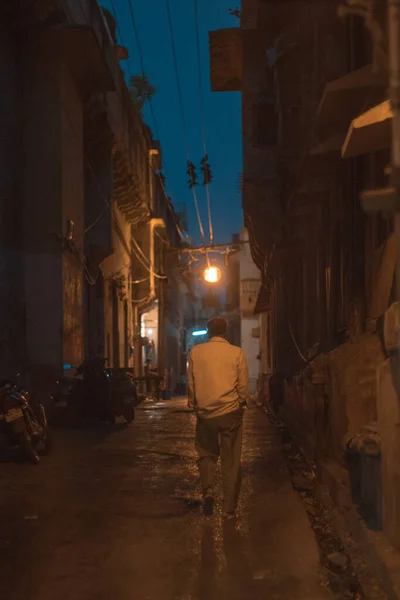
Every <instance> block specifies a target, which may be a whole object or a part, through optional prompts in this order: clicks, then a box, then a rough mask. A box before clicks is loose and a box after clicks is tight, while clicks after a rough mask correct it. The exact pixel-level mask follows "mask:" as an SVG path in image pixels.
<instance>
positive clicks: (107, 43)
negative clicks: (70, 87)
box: [53, 0, 119, 92]
mask: <svg viewBox="0 0 400 600" xmlns="http://www.w3.org/2000/svg"><path fill="white" fill-rule="evenodd" d="M65 10H66V23H65V24H64V25H62V26H61V27H57V29H54V30H53V36H54V38H55V40H57V42H58V43H59V44H61V48H62V51H63V54H64V57H65V59H66V61H67V64H68V66H69V69H70V71H71V73H72V74H73V76H74V77H75V79H76V80H77V82H78V83H79V84H80V85H81V86H82V87H83V89H85V90H90V91H98V92H100V91H101V92H109V91H114V90H115V77H116V74H117V69H118V68H119V66H118V63H117V59H116V50H115V44H114V41H113V38H112V34H111V32H110V29H109V26H108V24H107V21H106V18H105V16H104V13H103V11H102V9H101V8H100V6H99V4H98V3H97V0H82V2H80V3H69V4H68V6H66V7H65Z"/></svg>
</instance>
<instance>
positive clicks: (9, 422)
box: [0, 379, 52, 464]
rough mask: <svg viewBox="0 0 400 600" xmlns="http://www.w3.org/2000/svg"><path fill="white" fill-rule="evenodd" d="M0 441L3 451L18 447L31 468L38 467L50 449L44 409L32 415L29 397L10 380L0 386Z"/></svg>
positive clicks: (49, 436) (50, 441) (4, 381)
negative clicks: (0, 441)
mask: <svg viewBox="0 0 400 600" xmlns="http://www.w3.org/2000/svg"><path fill="white" fill-rule="evenodd" d="M0 437H1V438H2V441H3V442H5V445H6V446H7V447H10V448H11V447H19V448H20V451H21V453H22V456H23V457H24V458H25V459H26V460H28V461H29V462H30V463H31V464H38V463H39V462H40V455H41V454H42V455H45V454H48V453H49V451H50V449H51V447H52V440H51V435H50V431H49V428H48V424H47V418H46V412H45V410H44V407H43V406H42V405H39V406H38V407H37V410H36V411H35V410H34V409H33V407H32V404H31V402H30V398H29V393H28V392H27V391H25V390H22V389H19V388H18V386H17V384H16V382H15V381H12V380H11V379H6V380H3V381H2V382H0Z"/></svg>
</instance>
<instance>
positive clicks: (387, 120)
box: [342, 100, 393, 158]
mask: <svg viewBox="0 0 400 600" xmlns="http://www.w3.org/2000/svg"><path fill="white" fill-rule="evenodd" d="M392 119H393V113H392V109H391V107H390V102H389V100H386V101H385V102H382V103H381V104H378V105H377V106H374V107H373V108H371V109H370V110H367V112H365V113H363V114H362V115H360V116H359V117H357V118H356V119H354V120H353V121H352V123H351V125H350V128H349V131H348V133H347V136H346V139H345V142H344V144H343V148H342V157H343V158H351V157H353V156H360V155H362V154H369V153H370V152H376V151H377V150H383V149H385V148H389V147H390V139H391V121H392Z"/></svg>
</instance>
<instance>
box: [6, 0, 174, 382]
mask: <svg viewBox="0 0 400 600" xmlns="http://www.w3.org/2000/svg"><path fill="white" fill-rule="evenodd" d="M6 4H7V6H5V5H4V6H2V7H1V9H0V12H1V18H0V22H1V29H2V31H1V36H0V39H1V41H0V48H1V49H0V72H1V75H2V81H3V83H4V85H3V86H2V90H3V92H2V94H1V100H0V103H1V106H0V109H1V110H0V112H1V115H0V132H1V135H0V190H1V192H0V207H1V209H0V210H1V215H2V218H1V225H0V227H1V228H2V235H1V241H0V270H1V275H0V280H1V283H0V286H1V295H0V296H1V297H0V322H1V324H2V325H1V328H0V329H1V340H0V346H1V349H2V355H3V357H4V360H3V362H2V365H1V368H0V370H1V375H2V377H6V376H8V377H10V376H14V375H15V374H16V373H17V372H21V371H23V372H24V373H25V375H26V379H27V382H28V383H29V384H30V386H31V388H32V390H33V391H35V390H37V391H38V392H39V391H40V393H41V394H43V393H48V392H50V391H51V389H52V387H53V385H54V382H55V380H56V378H57V377H58V375H59V373H60V371H61V370H62V365H63V364H65V363H70V364H72V365H78V364H80V362H81V361H82V360H83V359H84V358H85V357H88V356H93V355H101V356H104V357H107V358H108V361H109V365H110V366H111V367H115V368H118V367H124V368H133V367H134V362H135V350H136V353H137V354H141V350H138V347H139V346H141V336H140V319H141V317H142V313H143V312H144V309H146V310H151V309H153V308H154V306H153V304H154V303H157V302H158V303H159V304H160V306H162V307H163V308H162V310H163V312H162V315H161V317H160V323H161V324H158V323H157V325H156V327H155V330H156V329H157V330H158V331H159V338H160V340H159V343H158V345H159V356H160V359H159V364H158V366H159V370H161V371H162V370H163V369H164V368H169V363H168V360H167V358H166V357H167V356H168V357H169V356H170V355H172V352H166V351H165V345H166V337H168V339H171V338H174V339H176V340H177V341H176V345H177V347H179V344H180V330H179V323H177V320H176V318H175V316H174V317H171V316H169V313H168V310H170V309H168V308H167V309H166V308H165V306H164V305H165V302H164V296H165V294H164V291H163V290H164V288H165V284H166V282H167V280H166V275H165V273H166V270H165V268H166V267H165V252H164V248H165V249H166V248H167V247H169V246H170V247H177V246H179V244H180V238H179V236H178V234H177V228H178V220H177V216H176V214H175V212H174V209H173V207H172V205H171V202H170V199H169V198H168V197H167V195H166V193H165V188H164V185H163V181H162V177H161V176H160V171H161V167H162V157H161V148H160V145H159V143H158V142H156V141H154V140H153V136H152V133H151V131H150V129H149V128H148V127H147V126H146V124H145V123H144V121H143V118H142V115H141V113H140V111H139V110H138V108H137V107H136V105H134V103H133V102H132V99H131V95H130V93H129V90H128V88H127V86H126V83H125V78H124V74H123V71H122V69H121V66H120V61H121V59H123V58H126V56H127V52H126V51H125V50H124V49H123V48H121V47H120V46H119V44H118V42H117V39H116V37H115V30H116V23H115V22H114V20H113V18H112V16H111V15H110V14H109V13H108V12H107V11H106V10H105V9H102V8H101V7H100V5H99V4H98V2H97V1H96V0H67V1H64V2H58V1H57V0H46V1H42V0H37V1H35V2H18V3H12V6H8V4H9V3H6ZM150 240H151V243H150ZM141 243H142V248H141V247H140V244H141ZM138 248H139V250H138ZM143 264H144V265H145V268H144V273H143V274H142V271H140V267H142V265H143ZM174 277H176V278H177V280H178V281H179V277H180V275H179V270H176V271H174ZM142 280H143V281H142ZM164 282H165V283H164ZM146 285H147V288H146V287H143V286H146ZM140 294H143V295H144V297H145V300H146V303H145V302H142V296H141V295H140ZM174 297H175V298H176V302H178V303H179V294H176V295H175V296H174ZM152 303H153V304H152ZM171 310H172V311H174V312H175V313H176V306H174V307H173V309H171ZM168 319H170V321H171V322H172V323H173V327H172V330H170V331H169V333H168V336H167V335H166V333H165V322H166V321H167V320H168ZM148 329H150V327H148ZM174 344H175V342H174ZM135 346H136V347H135ZM174 352H175V350H174ZM175 354H178V350H176V352H175ZM174 360H175V359H174ZM177 360H178V359H176V360H175V362H176V361H177Z"/></svg>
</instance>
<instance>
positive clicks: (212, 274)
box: [204, 267, 221, 283]
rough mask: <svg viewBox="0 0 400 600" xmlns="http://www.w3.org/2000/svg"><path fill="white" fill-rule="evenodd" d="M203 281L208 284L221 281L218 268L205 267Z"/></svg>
mask: <svg viewBox="0 0 400 600" xmlns="http://www.w3.org/2000/svg"><path fill="white" fill-rule="evenodd" d="M204 279H205V281H207V282H208V283H218V281H219V280H220V279H221V271H220V269H219V268H218V267H207V269H206V270H205V271H204Z"/></svg>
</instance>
